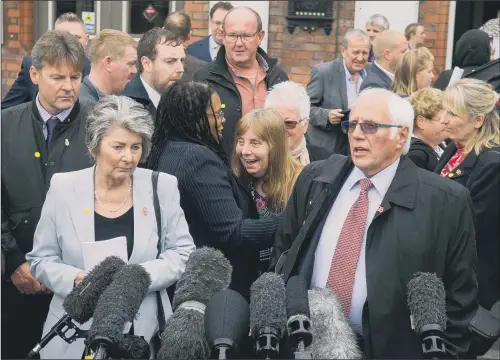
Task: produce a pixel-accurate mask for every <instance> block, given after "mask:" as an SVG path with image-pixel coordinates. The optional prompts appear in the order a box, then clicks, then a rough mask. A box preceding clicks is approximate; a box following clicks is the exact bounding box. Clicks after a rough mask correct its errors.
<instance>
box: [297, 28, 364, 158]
mask: <svg viewBox="0 0 500 360" xmlns="http://www.w3.org/2000/svg"><path fill="white" fill-rule="evenodd" d="M340 51H341V53H342V58H340V59H336V60H333V61H331V62H328V63H325V64H320V65H318V66H316V67H314V68H313V69H312V72H311V79H310V80H309V84H308V85H307V94H308V95H309V97H310V98H311V117H310V121H311V126H309V129H308V132H307V135H306V138H307V140H308V143H309V144H310V145H311V146H313V147H315V148H319V149H321V152H322V153H323V156H322V157H321V158H322V159H325V158H327V157H328V156H330V155H331V154H346V153H347V152H348V146H347V137H346V136H345V134H343V133H342V130H341V128H340V121H341V120H342V118H343V117H344V114H345V112H346V111H347V110H349V109H350V108H351V107H352V105H353V104H354V102H355V101H356V99H357V97H358V93H359V89H360V87H361V84H362V83H363V81H364V78H365V77H366V71H365V66H366V64H367V62H368V53H369V51H370V38H369V37H368V35H367V34H366V33H365V32H364V31H362V30H351V31H348V32H347V34H346V35H345V37H344V40H343V41H342V47H341V50H340Z"/></svg>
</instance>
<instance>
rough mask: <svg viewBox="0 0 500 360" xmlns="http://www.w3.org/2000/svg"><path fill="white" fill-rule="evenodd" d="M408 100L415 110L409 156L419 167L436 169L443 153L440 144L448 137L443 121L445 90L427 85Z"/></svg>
mask: <svg viewBox="0 0 500 360" xmlns="http://www.w3.org/2000/svg"><path fill="white" fill-rule="evenodd" d="M408 100H409V101H410V104H411V106H412V107H413V111H414V112H415V121H414V123H413V134H412V137H411V145H410V150H409V151H408V157H409V158H410V159H411V160H412V161H413V162H414V163H415V165H417V166H418V167H420V168H422V169H426V170H429V171H434V170H435V169H436V166H437V163H438V160H439V158H440V156H441V154H442V153H443V148H442V147H441V146H440V145H441V143H442V142H443V141H444V139H446V132H445V131H444V124H443V122H442V121H441V118H442V117H443V115H444V110H443V106H442V103H443V92H442V91H441V90H439V89H434V88H431V87H427V88H424V89H420V90H417V91H416V92H415V93H413V95H412V96H410V98H409V99H408Z"/></svg>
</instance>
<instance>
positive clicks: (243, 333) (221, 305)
mask: <svg viewBox="0 0 500 360" xmlns="http://www.w3.org/2000/svg"><path fill="white" fill-rule="evenodd" d="M249 318H250V307H249V306H248V303H247V302H246V300H245V298H244V297H243V296H241V295H240V294H239V293H237V292H236V291H234V290H223V291H220V292H218V293H217V294H215V295H214V296H213V297H212V298H211V299H210V301H209V302H208V304H207V309H206V310H205V335H206V337H207V340H208V342H209V344H210V345H211V346H213V345H214V342H215V341H216V340H218V339H229V340H231V341H233V342H234V343H235V344H236V345H237V346H238V345H240V344H241V343H242V341H243V340H244V339H245V338H246V337H248V333H249V329H250V327H249V324H250V319H249Z"/></svg>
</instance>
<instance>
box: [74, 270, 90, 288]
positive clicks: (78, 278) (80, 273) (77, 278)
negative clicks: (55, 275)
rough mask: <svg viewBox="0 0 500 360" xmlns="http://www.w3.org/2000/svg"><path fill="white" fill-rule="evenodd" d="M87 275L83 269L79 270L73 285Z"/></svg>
mask: <svg viewBox="0 0 500 360" xmlns="http://www.w3.org/2000/svg"><path fill="white" fill-rule="evenodd" d="M85 276H87V274H86V273H85V271H80V272H79V273H78V274H76V276H75V286H76V285H78V284H79V283H81V282H82V280H83V279H84V278H85Z"/></svg>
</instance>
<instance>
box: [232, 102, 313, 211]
mask: <svg viewBox="0 0 500 360" xmlns="http://www.w3.org/2000/svg"><path fill="white" fill-rule="evenodd" d="M248 129H252V131H253V133H254V134H255V136H257V137H258V138H259V139H260V140H262V141H264V142H266V143H267V144H268V145H269V167H268V170H267V181H266V184H267V186H266V202H267V206H268V208H269V210H270V211H272V212H279V211H280V210H281V209H282V207H284V206H285V205H286V203H287V202H288V198H289V197H290V194H291V193H292V189H293V186H294V185H295V181H296V180H297V177H298V176H299V173H300V171H301V170H302V168H303V166H302V165H301V164H300V163H299V162H298V161H296V160H295V159H294V158H293V157H292V153H291V151H290V149H289V147H288V136H287V133H286V128H285V124H284V123H283V120H282V119H281V117H280V115H279V113H278V112H277V111H276V110H273V109H269V108H268V109H257V110H253V111H251V112H249V113H247V114H246V115H245V116H243V118H242V119H241V120H240V121H238V123H237V124H236V136H235V139H236V141H235V144H234V148H233V159H232V167H233V171H234V173H235V174H236V176H238V177H239V178H240V179H241V180H242V182H243V183H244V184H245V185H247V186H248V185H249V183H250V180H251V176H250V175H249V174H248V172H247V171H246V169H245V167H244V166H243V164H242V163H241V160H240V158H239V157H238V155H237V154H236V145H237V143H238V138H239V137H240V136H243V134H244V133H245V132H247V130H248Z"/></svg>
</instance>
